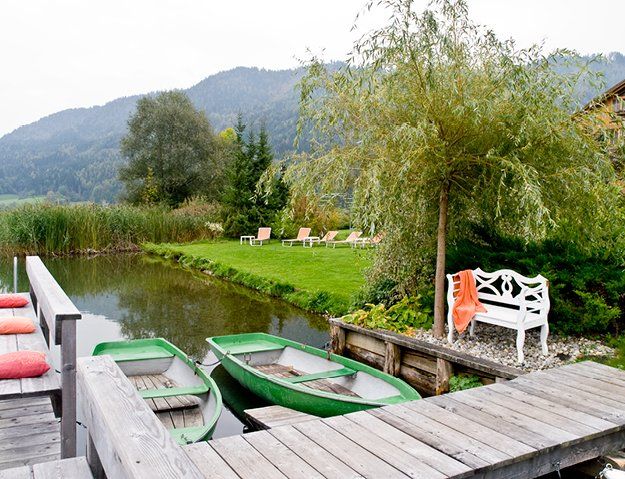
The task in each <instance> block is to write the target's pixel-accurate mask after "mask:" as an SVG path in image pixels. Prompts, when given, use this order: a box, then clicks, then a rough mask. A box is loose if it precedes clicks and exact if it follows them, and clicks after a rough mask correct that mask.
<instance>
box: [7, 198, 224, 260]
mask: <svg viewBox="0 0 625 479" xmlns="http://www.w3.org/2000/svg"><path fill="white" fill-rule="evenodd" d="M213 236H214V232H213V231H212V229H211V224H210V223H208V220H207V218H206V217H204V216H203V215H194V214H180V213H179V212H176V213H175V212H172V211H171V210H168V209H165V208H160V207H133V206H127V205H113V206H100V205H94V204H79V205H58V204H41V203H39V204H32V205H30V204H27V205H23V206H21V207H18V208H15V209H12V210H8V211H3V212H0V254H3V255H13V254H38V255H71V254H86V253H92V252H117V251H129V250H135V249H137V247H138V245H140V244H141V243H144V242H152V243H161V242H187V241H193V240H197V239H209V238H212V237H213Z"/></svg>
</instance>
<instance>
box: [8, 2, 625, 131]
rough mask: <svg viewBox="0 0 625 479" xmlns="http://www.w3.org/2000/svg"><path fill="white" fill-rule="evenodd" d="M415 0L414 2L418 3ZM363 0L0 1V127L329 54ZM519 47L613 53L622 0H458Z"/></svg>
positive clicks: (620, 40)
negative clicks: (217, 75) (224, 74)
mask: <svg viewBox="0 0 625 479" xmlns="http://www.w3.org/2000/svg"><path fill="white" fill-rule="evenodd" d="M417 3H418V4H425V2H424V1H422V0H418V1H417ZM363 4H364V1H363V0H263V1H259V0H228V1H217V0H54V1H52V0H0V53H1V55H0V62H1V63H0V64H1V65H2V69H1V70H0V135H2V134H4V133H7V132H9V131H11V130H13V129H15V128H17V127H18V126H20V125H23V124H26V123H30V122H32V121H35V120H37V119H39V118H41V117H42V116H45V115H48V114H50V113H54V112H56V111H59V110H62V109H65V108H71V107H79V106H92V105H98V104H103V103H105V102H107V101H110V100H113V99H115V98H117V97H120V96H126V95H132V94H136V93H144V92H149V91H154V90H162V89H171V88H186V87H189V86H191V85H193V84H195V83H197V82H198V81H200V80H202V79H203V78H205V77H206V76H208V75H211V74H213V73H217V72H219V71H222V70H227V69H230V68H234V67H236V66H241V65H242V66H257V67H264V68H269V69H279V68H290V67H293V66H296V65H297V58H301V57H305V56H306V49H307V48H310V49H312V50H313V51H315V52H320V51H321V50H322V49H325V54H324V58H325V59H327V60H340V59H343V58H344V57H345V54H346V52H348V51H349V49H350V47H351V45H352V43H353V41H354V39H355V37H356V36H357V35H359V34H360V33H362V31H364V30H367V29H370V28H372V27H373V26H374V25H380V24H381V23H382V22H383V20H384V19H385V15H386V14H385V13H384V12H379V13H376V14H370V15H369V16H368V17H366V21H365V22H364V23H363V24H362V28H361V31H360V32H350V27H351V26H352V24H353V21H354V18H355V15H356V13H357V12H358V11H359V10H360V9H361V8H362V6H363ZM469 4H470V7H471V12H472V13H471V15H472V17H473V18H474V19H475V20H476V21H477V22H478V23H481V24H485V25H488V26H490V27H492V28H493V29H494V30H495V31H496V32H497V33H498V34H500V35H501V36H504V37H513V38H515V39H516V40H517V42H518V43H519V45H521V46H528V45H530V44H532V43H535V42H540V41H545V43H546V46H547V47H548V49H553V48H556V47H567V48H572V49H576V50H578V51H579V52H581V53H596V52H601V53H608V52H611V51H621V52H625V33H624V31H623V28H622V22H619V21H618V19H619V18H621V19H622V18H623V14H624V12H625V2H623V1H622V0H593V1H592V2H591V1H589V0H548V1H547V0H469Z"/></svg>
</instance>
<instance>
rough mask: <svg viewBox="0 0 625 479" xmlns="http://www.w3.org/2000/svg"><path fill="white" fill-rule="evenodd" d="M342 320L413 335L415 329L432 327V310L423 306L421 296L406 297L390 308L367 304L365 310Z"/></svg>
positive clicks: (370, 327)
mask: <svg viewBox="0 0 625 479" xmlns="http://www.w3.org/2000/svg"><path fill="white" fill-rule="evenodd" d="M342 320H343V321H345V322H346V323H351V324H355V325H357V326H362V327H364V328H369V329H387V330H390V331H395V332H397V333H406V334H412V333H413V331H414V330H415V329H430V328H431V327H432V310H431V309H429V308H427V307H424V306H423V305H422V304H421V296H419V295H417V296H406V297H405V298H403V299H402V300H401V301H399V302H397V303H395V304H394V305H392V306H391V307H389V308H387V307H386V306H385V305H384V304H378V305H374V304H367V305H366V306H365V309H361V310H358V311H355V312H353V313H351V314H348V315H346V316H343V318H342Z"/></svg>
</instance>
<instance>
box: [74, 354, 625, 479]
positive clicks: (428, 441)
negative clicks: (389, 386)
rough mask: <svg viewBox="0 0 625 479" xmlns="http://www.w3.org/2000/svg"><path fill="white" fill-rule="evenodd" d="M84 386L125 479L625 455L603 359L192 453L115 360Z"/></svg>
mask: <svg viewBox="0 0 625 479" xmlns="http://www.w3.org/2000/svg"><path fill="white" fill-rule="evenodd" d="M78 384H79V386H80V389H81V391H83V394H82V397H83V398H84V399H85V400H86V401H87V404H86V405H85V406H86V407H85V409H86V410H88V411H89V414H88V417H87V418H86V421H87V425H88V427H89V435H90V437H91V444H92V448H91V449H92V453H91V454H90V456H91V457H95V463H96V464H100V465H101V467H102V468H103V470H104V471H106V473H107V475H109V477H116V478H117V477H119V478H124V477H128V478H130V477H132V478H153V477H163V478H170V477H171V478H177V477H190V478H201V477H206V478H258V477H272V478H304V477H305V478H310V477H318V478H323V477H325V478H344V477H365V478H379V477H384V478H406V477H412V478H432V479H444V478H464V477H479V478H498V479H504V478H510V479H513V478H514V479H521V478H534V477H537V476H540V475H544V474H547V473H550V472H553V471H558V470H560V469H563V468H565V467H568V466H572V465H575V464H578V463H581V462H584V461H587V460H590V459H593V458H596V457H599V456H602V455H605V454H606V453H609V452H610V451H614V450H618V449H621V448H624V447H625V372H624V371H620V370H617V369H613V368H610V367H607V366H603V365H599V364H596V363H592V362H584V363H578V364H575V365H570V366H565V367H561V368H557V369H553V370H550V371H545V372H536V373H530V374H527V375H524V376H521V377H519V378H517V379H514V380H511V381H507V382H505V383H497V384H492V385H488V386H483V387H481V388H476V389H472V390H467V391H461V392H457V393H452V394H447V395H443V396H437V397H431V398H427V399H423V400H420V401H413V402H410V403H406V404H401V405H394V406H388V407H384V408H379V409H372V410H368V411H365V412H358V413H354V414H348V415H345V416H337V417H333V418H327V419H314V420H310V421H305V422H299V423H296V424H292V425H285V426H278V427H274V428H271V429H269V430H266V431H258V432H253V433H249V434H243V435H237V436H233V437H228V438H223V439H217V440H213V441H209V442H203V443H198V444H193V445H188V446H182V447H180V446H177V445H176V444H174V443H173V441H172V440H171V438H170V437H169V435H168V433H167V431H166V430H165V428H164V427H163V426H162V424H161V423H160V421H158V420H157V419H156V418H155V416H154V415H153V414H152V413H151V411H150V409H149V407H148V406H147V405H146V404H145V402H144V401H143V400H141V398H140V397H139V396H138V394H136V392H135V390H134V388H133V387H132V385H131V384H130V382H129V381H128V379H127V378H125V376H123V374H121V371H120V370H119V368H118V367H117V366H116V365H115V363H114V362H113V361H112V360H111V359H110V358H108V357H92V358H81V359H79V361H78ZM120 451H123V454H122V453H121V452H120ZM98 456H99V458H98ZM96 477H97V476H96Z"/></svg>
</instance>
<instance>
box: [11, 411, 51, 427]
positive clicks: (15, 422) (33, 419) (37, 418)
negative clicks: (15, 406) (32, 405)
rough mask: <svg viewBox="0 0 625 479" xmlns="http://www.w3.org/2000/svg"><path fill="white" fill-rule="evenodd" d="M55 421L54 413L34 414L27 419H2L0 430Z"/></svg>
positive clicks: (26, 417)
mask: <svg viewBox="0 0 625 479" xmlns="http://www.w3.org/2000/svg"><path fill="white" fill-rule="evenodd" d="M53 420H54V413H52V412H46V413H43V414H32V415H30V416H25V417H11V418H8V419H0V430H2V429H4V428H13V427H14V426H24V425H31V424H36V423H40V422H50V421H53Z"/></svg>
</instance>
